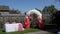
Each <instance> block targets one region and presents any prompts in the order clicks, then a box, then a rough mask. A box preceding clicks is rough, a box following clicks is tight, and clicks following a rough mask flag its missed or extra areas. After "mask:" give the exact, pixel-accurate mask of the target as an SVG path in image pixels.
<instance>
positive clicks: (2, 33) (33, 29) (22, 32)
mask: <svg viewBox="0 0 60 34" xmlns="http://www.w3.org/2000/svg"><path fill="white" fill-rule="evenodd" d="M38 31H42V30H40V29H35V28H30V29H25V30H24V31H17V32H9V33H6V32H3V31H2V29H0V34H26V33H30V32H38ZM47 34H54V33H51V32H49V33H47Z"/></svg>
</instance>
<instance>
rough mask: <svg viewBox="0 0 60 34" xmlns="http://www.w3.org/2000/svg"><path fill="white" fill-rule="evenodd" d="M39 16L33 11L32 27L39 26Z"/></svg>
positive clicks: (31, 17)
mask: <svg viewBox="0 0 60 34" xmlns="http://www.w3.org/2000/svg"><path fill="white" fill-rule="evenodd" d="M37 18H38V16H37V15H36V14H35V13H33V14H31V15H30V27H31V28H38V19H37Z"/></svg>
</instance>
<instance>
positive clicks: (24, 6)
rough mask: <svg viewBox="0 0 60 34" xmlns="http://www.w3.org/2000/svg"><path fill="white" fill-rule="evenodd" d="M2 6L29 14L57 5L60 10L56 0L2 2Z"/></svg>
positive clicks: (0, 1) (9, 0) (0, 3)
mask: <svg viewBox="0 0 60 34" xmlns="http://www.w3.org/2000/svg"><path fill="white" fill-rule="evenodd" d="M0 5H6V6H9V7H10V9H11V10H12V9H15V10H20V11H21V12H27V11H29V10H31V9H34V8H38V9H40V10H43V8H44V7H45V6H49V5H55V7H56V8H57V9H58V10H60V2H58V1H55V0H0Z"/></svg>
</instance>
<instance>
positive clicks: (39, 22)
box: [25, 9, 44, 29]
mask: <svg viewBox="0 0 60 34" xmlns="http://www.w3.org/2000/svg"><path fill="white" fill-rule="evenodd" d="M31 14H36V15H37V17H38V27H39V28H41V29H43V28H44V26H43V23H42V13H41V12H39V11H37V10H35V9H33V10H30V11H28V12H27V13H26V17H25V18H26V20H25V28H26V29H29V28H30V15H31Z"/></svg>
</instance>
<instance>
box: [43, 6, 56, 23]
mask: <svg viewBox="0 0 60 34" xmlns="http://www.w3.org/2000/svg"><path fill="white" fill-rule="evenodd" d="M56 11H57V9H56V8H55V6H54V5H50V6H45V7H44V9H43V16H44V17H43V18H44V19H45V22H46V23H48V22H49V23H51V21H52V20H53V17H54V16H52V15H53V14H54V13H56ZM45 17H46V18H45Z"/></svg>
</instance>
